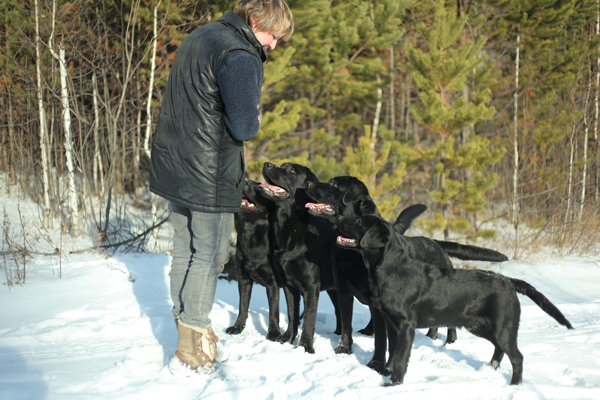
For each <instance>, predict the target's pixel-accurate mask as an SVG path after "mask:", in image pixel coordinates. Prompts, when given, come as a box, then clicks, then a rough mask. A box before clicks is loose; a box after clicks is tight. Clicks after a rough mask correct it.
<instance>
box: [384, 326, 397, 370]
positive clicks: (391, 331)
mask: <svg viewBox="0 0 600 400" xmlns="http://www.w3.org/2000/svg"><path fill="white" fill-rule="evenodd" d="M384 322H385V330H386V333H387V339H388V344H389V349H388V353H389V355H390V356H389V358H388V360H387V363H386V368H387V369H390V366H391V365H392V362H393V361H394V355H395V354H396V343H397V342H398V332H397V331H396V328H395V327H394V325H393V324H392V323H391V322H390V321H389V320H388V319H387V318H386V317H385V316H384Z"/></svg>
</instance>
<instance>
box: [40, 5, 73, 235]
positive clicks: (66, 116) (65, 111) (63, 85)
mask: <svg viewBox="0 0 600 400" xmlns="http://www.w3.org/2000/svg"><path fill="white" fill-rule="evenodd" d="M55 23H56V0H54V2H53V5H52V33H51V34H50V39H49V40H48V48H49V49H50V53H51V54H52V56H53V57H54V58H55V59H56V60H57V61H58V64H59V71H60V98H61V103H62V117H63V124H64V130H65V158H66V162H67V197H68V199H69V208H70V211H71V233H72V235H73V236H79V234H80V231H81V227H80V222H79V207H78V205H77V190H76V188H75V167H74V164H73V140H72V138H71V110H70V108H69V89H68V87H67V66H66V60H65V47H64V44H63V43H61V44H60V45H59V53H58V54H56V51H55V50H54V46H53V43H52V39H53V37H54V29H55Z"/></svg>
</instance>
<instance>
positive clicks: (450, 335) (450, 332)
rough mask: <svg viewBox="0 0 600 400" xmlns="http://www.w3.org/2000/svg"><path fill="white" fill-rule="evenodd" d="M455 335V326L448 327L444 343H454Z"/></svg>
mask: <svg viewBox="0 0 600 400" xmlns="http://www.w3.org/2000/svg"><path fill="white" fill-rule="evenodd" d="M456 339H457V336H456V328H448V335H447V336H446V343H444V344H445V345H446V344H450V343H454V342H456Z"/></svg>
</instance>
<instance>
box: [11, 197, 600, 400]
mask: <svg viewBox="0 0 600 400" xmlns="http://www.w3.org/2000/svg"><path fill="white" fill-rule="evenodd" d="M15 207H16V202H15V201H13V200H10V199H8V198H1V199H0V211H1V210H2V209H3V208H4V209H5V210H8V213H7V214H8V216H9V218H10V219H11V223H12V224H11V226H12V228H11V229H15V228H17V227H19V224H18V221H19V217H18V216H17V213H16V212H15ZM20 207H21V208H22V209H23V212H24V213H25V215H26V216H28V218H29V219H30V220H32V219H35V218H37V212H33V213H31V214H27V212H26V208H27V206H26V205H25V204H21V205H20ZM14 232H16V230H15V231H14ZM167 233H168V232H167ZM15 234H16V233H15ZM57 240H58V239H56V238H54V239H51V238H49V239H47V243H46V244H45V245H47V246H48V247H50V248H52V247H53V246H56V243H57ZM42 245H44V243H41V242H40V243H38V246H39V248H38V249H40V248H41V247H43V246H42ZM64 245H69V246H73V248H85V247H86V246H89V245H90V243H89V242H88V239H79V240H78V241H71V242H68V243H67V242H65V243H64ZM64 247H65V246H63V248H64ZM0 250H1V249H0ZM65 251H66V250H65ZM7 262H8V261H7ZM0 263H1V264H0V272H2V275H4V269H3V268H2V267H3V266H4V261H3V260H2V258H0ZM169 264H170V256H169V255H168V254H167V253H161V254H122V253H117V254H115V255H114V256H110V257H107V256H106V255H103V254H98V253H93V252H87V253H83V254H72V255H66V254H65V255H64V256H63V257H62V259H61V258H59V257H58V256H37V257H36V258H34V259H32V260H30V261H29V262H28V264H27V282H26V284H25V285H22V286H20V285H17V286H12V287H8V286H7V285H2V286H0V304H1V308H0V399H2V400H4V399H48V400H51V399H78V400H79V399H102V400H106V399H146V400H147V399H167V398H169V399H178V400H187V399H219V400H222V399H300V398H310V399H332V398H339V399H379V398H382V399H387V398H404V399H413V398H435V399H447V400H449V399H461V400H464V399H482V398H486V399H600V255H594V256H589V257H586V258H558V257H556V258H549V259H543V260H542V259H538V260H532V261H522V260H518V261H508V262H505V263H501V264H493V265H490V264H483V263H482V264H481V265H480V266H479V267H480V268H489V269H492V270H494V271H497V272H500V273H502V274H505V275H508V276H512V277H516V278H519V279H523V280H526V281H527V282H529V283H531V284H533V285H534V286H535V287H536V288H537V289H538V290H540V291H541V292H542V293H544V294H545V295H546V296H547V297H548V298H549V299H550V300H551V301H552V302H554V304H556V305H557V306H558V307H559V308H560V310H561V311H562V312H563V313H564V314H565V316H566V317H567V318H568V319H569V320H570V321H571V323H572V324H573V326H574V327H575V330H567V329H566V328H564V327H562V326H560V325H559V324H558V323H557V322H556V321H554V320H553V319H552V318H550V317H549V316H548V315H546V314H545V313H544V312H543V311H542V310H540V309H539V308H538V307H537V306H536V305H535V304H534V303H533V302H531V301H530V300H529V299H528V298H526V297H522V296H520V297H519V298H520V300H521V304H522V317H521V327H520V331H519V347H520V350H521V352H522V353H523V355H524V357H525V361H524V374H523V384H521V385H519V386H510V385H509V384H508V383H509V382H510V377H511V374H512V370H511V366H510V363H509V361H508V359H507V358H505V359H504V361H503V362H502V364H501V366H500V368H499V369H498V370H496V371H494V370H493V369H491V368H490V367H488V366H487V363H488V362H489V360H490V358H491V356H492V353H493V347H492V345H491V344H490V343H489V342H487V341H485V340H483V339H480V338H477V337H474V336H472V335H471V334H469V333H468V332H466V331H465V330H462V329H461V330H459V331H458V337H459V338H458V341H457V342H456V343H454V344H451V345H448V346H444V345H443V343H444V342H443V340H444V339H445V334H446V330H445V329H440V333H441V335H440V339H439V340H437V341H431V340H430V339H429V338H428V337H426V336H425V330H422V331H421V330H420V331H418V332H417V335H416V338H415V342H414V344H413V349H412V354H411V358H410V363H409V367H408V372H407V374H406V377H405V383H404V384H403V385H400V386H396V387H382V386H381V384H382V383H383V382H385V381H386V380H387V378H385V377H382V376H380V375H378V374H377V373H375V372H374V371H372V370H370V369H369V368H367V367H366V366H365V364H366V363H367V362H368V361H369V360H370V358H371V355H372V351H373V338H372V337H367V336H363V335H361V334H359V333H356V331H357V330H358V329H360V328H362V327H364V326H365V325H366V323H367V322H368V321H369V313H368V310H367V309H366V308H365V307H364V306H362V305H360V304H358V303H357V305H356V306H355V311H354V330H355V333H354V347H353V350H354V353H353V354H351V355H336V354H334V352H333V349H334V347H335V346H336V344H337V342H338V340H339V336H336V335H334V334H333V331H334V329H335V316H334V311H333V306H332V304H331V302H330V300H329V298H328V297H327V296H321V302H320V304H319V313H318V319H317V325H316V335H315V350H316V354H314V355H313V354H306V353H305V352H304V350H303V348H296V347H294V346H292V345H289V344H287V345H282V344H278V343H272V342H269V341H267V340H266V339H265V335H266V329H267V325H268V305H267V298H266V294H265V290H264V288H262V287H260V286H255V287H254V291H253V297H252V301H251V305H250V316H249V318H248V322H247V326H246V329H245V330H244V332H243V333H242V334H241V335H239V336H231V335H228V334H226V333H225V329H226V328H227V327H228V326H230V325H232V324H233V322H234V321H235V319H236V317H237V309H238V292H237V282H235V281H231V282H229V281H227V280H220V281H219V285H218V289H217V295H216V301H215V306H214V308H213V311H212V314H211V319H212V321H213V328H214V330H215V333H216V334H217V335H218V336H219V337H220V338H221V343H220V345H221V346H222V349H224V351H225V352H226V353H228V354H229V359H228V360H227V361H225V362H223V363H220V364H219V365H218V367H217V368H216V369H215V370H213V371H211V372H209V373H205V374H198V375H196V376H192V377H188V376H185V374H180V373H176V374H175V375H173V374H172V373H171V372H170V370H169V368H168V365H169V363H170V361H171V360H172V358H173V353H174V351H175V349H176V340H177V333H176V330H175V325H174V323H173V320H172V317H171V313H170V309H171V300H170V298H169V290H168V273H169ZM59 272H62V277H60V278H59ZM0 282H4V278H3V277H2V278H0ZM281 297H282V298H281V311H282V313H281V328H282V330H284V329H285V327H286V326H287V325H286V324H287V318H286V314H285V309H286V308H285V302H284V300H283V295H282V296H281ZM425 396H426V397H425Z"/></svg>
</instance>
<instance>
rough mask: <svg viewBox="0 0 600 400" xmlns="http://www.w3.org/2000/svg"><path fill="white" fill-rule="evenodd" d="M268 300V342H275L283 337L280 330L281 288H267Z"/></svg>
mask: <svg viewBox="0 0 600 400" xmlns="http://www.w3.org/2000/svg"><path fill="white" fill-rule="evenodd" d="M267 300H268V301H269V328H268V330H267V340H270V341H272V342H275V341H277V340H278V339H279V338H280V337H281V331H280V330H279V287H277V285H269V286H267Z"/></svg>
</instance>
